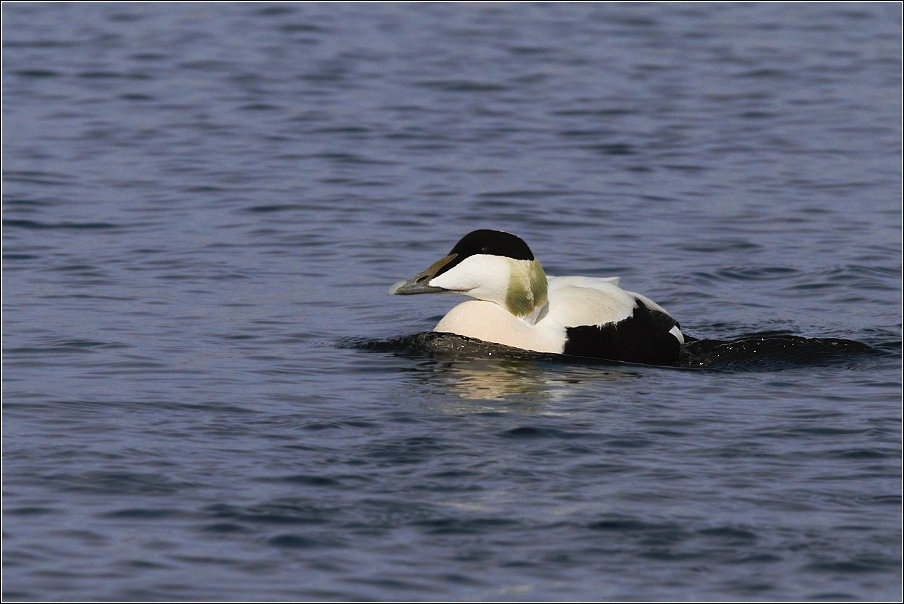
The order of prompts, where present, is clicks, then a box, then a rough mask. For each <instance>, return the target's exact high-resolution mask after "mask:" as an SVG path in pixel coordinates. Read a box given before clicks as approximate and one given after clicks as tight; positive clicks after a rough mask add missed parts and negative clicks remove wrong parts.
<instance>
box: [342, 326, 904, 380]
mask: <svg viewBox="0 0 904 604" xmlns="http://www.w3.org/2000/svg"><path fill="white" fill-rule="evenodd" d="M688 339H689V341H688V342H686V343H685V344H684V345H682V347H681V351H680V354H679V358H678V361H677V362H676V363H675V364H673V365H668V367H676V368H685V369H692V368H698V369H699V368H705V369H720V370H737V371H756V370H759V371H762V370H770V371H771V370H779V369H787V368H793V367H807V366H821V365H832V364H845V363H851V362H856V361H859V360H861V359H864V358H868V357H877V356H884V357H892V356H895V357H899V358H900V356H901V342H900V341H894V342H891V341H889V342H885V343H884V344H882V345H880V346H877V347H873V346H869V345H867V344H864V343H862V342H857V341H855V340H847V339H843V338H807V337H803V336H797V335H792V334H787V333H782V332H763V333H756V334H747V335H744V336H741V337H739V338H737V339H734V340H708V339H695V338H688ZM339 346H340V347H341V348H352V349H356V350H361V351H366V352H380V353H389V354H395V355H400V356H407V357H412V358H424V357H428V358H487V357H491V358H504V359H516V360H517V359H520V360H532V361H543V362H550V363H564V364H580V365H636V363H626V362H623V361H611V360H608V359H596V358H587V357H575V356H567V355H562V354H548V353H537V352H530V351H526V350H520V349H517V348H510V347H508V346H502V345H499V344H491V343H489V342H482V341H480V340H473V339H471V338H466V337H463V336H458V335H454V334H448V333H438V332H433V331H430V332H423V333H415V334H411V335H406V336H400V337H396V338H390V339H387V340H368V339H360V338H354V339H348V340H344V341H342V342H340V344H339Z"/></svg>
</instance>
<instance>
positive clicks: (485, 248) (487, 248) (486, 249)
mask: <svg viewBox="0 0 904 604" xmlns="http://www.w3.org/2000/svg"><path fill="white" fill-rule="evenodd" d="M480 251H481V252H489V251H490V248H489V247H487V246H483V247H482V248H480Z"/></svg>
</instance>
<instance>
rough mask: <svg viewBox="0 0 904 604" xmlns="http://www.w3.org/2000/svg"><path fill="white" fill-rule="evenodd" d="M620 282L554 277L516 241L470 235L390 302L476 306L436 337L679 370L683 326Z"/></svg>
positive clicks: (452, 314)
mask: <svg viewBox="0 0 904 604" xmlns="http://www.w3.org/2000/svg"><path fill="white" fill-rule="evenodd" d="M618 281H619V279H618V277H611V278H594V277H552V276H547V275H546V273H545V272H544V271H543V267H542V266H540V263H539V262H538V261H537V260H536V259H535V258H534V255H533V253H532V252H531V251H530V248H529V247H528V246H527V244H526V243H525V242H524V241H523V240H522V239H521V238H519V237H517V236H515V235H512V234H511V233H505V232H502V231H492V230H486V229H482V230H478V231H473V232H471V233H468V234H467V235H465V236H464V237H462V239H461V241H459V242H458V243H456V244H455V247H453V248H452V251H451V252H449V254H448V255H447V256H445V257H444V258H441V259H440V260H438V261H436V262H434V263H433V264H432V265H430V267H429V268H428V269H427V270H425V271H424V272H422V273H420V274H418V275H415V276H414V277H412V278H411V279H409V280H407V281H401V282H399V283H396V284H395V285H393V286H392V287H391V288H390V289H389V294H391V295H392V294H396V295H411V294H428V293H441V292H454V293H457V294H464V295H466V296H470V297H471V298H474V300H468V301H466V302H463V303H461V304H459V305H458V306H456V307H455V308H453V309H452V310H451V311H449V313H448V314H447V315H446V316H445V317H443V319H442V320H441V321H440V322H439V324H438V325H437V326H436V327H435V328H434V329H433V331H437V332H444V333H452V334H457V335H460V336H466V337H469V338H474V339H477V340H483V341H485V342H493V343H496V344H503V345H505V346H511V347H513V348H520V349H523V350H531V351H535V352H550V353H556V354H565V355H573V356H582V357H595V358H602V359H610V360H615V361H629V362H633V363H646V364H655V365H669V364H674V363H675V362H676V361H677V360H678V351H679V348H680V346H681V345H682V344H684V335H683V334H682V333H681V329H680V327H679V325H678V322H677V321H676V320H675V319H673V318H672V317H671V315H669V313H667V312H666V311H665V310H664V309H663V308H662V307H661V306H659V305H658V304H656V303H655V302H653V301H652V300H650V299H649V298H647V297H645V296H641V295H640V294H636V293H633V292H628V291H625V290H623V289H621V288H620V287H619V286H618Z"/></svg>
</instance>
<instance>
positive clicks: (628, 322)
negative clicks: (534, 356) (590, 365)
mask: <svg viewBox="0 0 904 604" xmlns="http://www.w3.org/2000/svg"><path fill="white" fill-rule="evenodd" d="M635 300H636V303H637V306H636V308H635V309H634V312H633V313H632V314H631V316H630V317H628V318H627V319H624V320H622V321H619V322H618V323H608V324H606V325H602V326H596V325H582V326H580V327H568V328H566V335H567V340H566V341H565V349H564V350H563V351H562V353H563V354H568V355H573V356H581V357H594V358H597V359H609V360H612V361H628V362H630V363H644V364H647V365H674V364H676V363H677V362H678V351H679V349H680V348H681V343H680V342H679V341H678V338H676V337H675V336H674V335H672V334H670V333H669V330H670V329H672V328H673V327H675V326H676V325H678V322H677V321H676V320H675V319H673V318H672V317H671V316H669V315H667V314H666V313H663V312H659V311H658V310H650V309H649V308H648V307H647V306H646V305H645V304H644V303H643V302H642V301H641V300H637V299H635Z"/></svg>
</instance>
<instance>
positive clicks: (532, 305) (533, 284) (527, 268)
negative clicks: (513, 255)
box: [505, 260, 547, 317]
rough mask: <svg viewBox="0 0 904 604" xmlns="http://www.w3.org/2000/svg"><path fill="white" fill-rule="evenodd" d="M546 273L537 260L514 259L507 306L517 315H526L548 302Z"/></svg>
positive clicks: (506, 298) (507, 294)
mask: <svg viewBox="0 0 904 604" xmlns="http://www.w3.org/2000/svg"><path fill="white" fill-rule="evenodd" d="M546 299H547V296H546V273H544V272H543V267H542V266H541V265H540V263H539V262H537V261H536V260H513V261H512V276H511V279H510V281H509V287H508V291H507V292H506V295H505V307H506V308H507V309H508V311H509V312H510V313H512V314H513V315H515V316H516V317H526V316H527V315H529V314H531V313H532V312H534V309H536V308H538V307H541V306H543V305H544V304H546Z"/></svg>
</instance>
